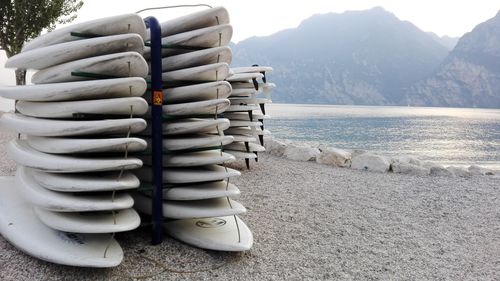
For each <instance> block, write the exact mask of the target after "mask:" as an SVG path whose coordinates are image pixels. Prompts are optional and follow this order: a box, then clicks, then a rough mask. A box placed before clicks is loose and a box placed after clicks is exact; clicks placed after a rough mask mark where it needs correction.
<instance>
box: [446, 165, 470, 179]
mask: <svg viewBox="0 0 500 281" xmlns="http://www.w3.org/2000/svg"><path fill="white" fill-rule="evenodd" d="M446 169H447V170H448V171H450V172H451V173H452V174H453V175H454V176H456V177H470V176H472V173H471V172H469V171H468V170H467V169H465V168H462V167H456V166H450V167H448V168H446Z"/></svg>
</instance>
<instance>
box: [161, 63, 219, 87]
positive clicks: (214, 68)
mask: <svg viewBox="0 0 500 281" xmlns="http://www.w3.org/2000/svg"><path fill="white" fill-rule="evenodd" d="M228 74H229V65H228V64H227V63H213V64H208V65H202V66H195V67H191V68H185V69H180V70H174V71H169V72H163V73H162V76H161V77H162V80H163V82H169V81H170V82H171V81H201V82H207V81H222V80H224V79H226V77H227V75H228Z"/></svg>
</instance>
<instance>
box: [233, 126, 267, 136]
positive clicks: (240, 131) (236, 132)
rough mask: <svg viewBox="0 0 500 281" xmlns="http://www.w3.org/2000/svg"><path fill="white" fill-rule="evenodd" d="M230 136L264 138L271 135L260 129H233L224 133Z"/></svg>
mask: <svg viewBox="0 0 500 281" xmlns="http://www.w3.org/2000/svg"><path fill="white" fill-rule="evenodd" d="M224 133H226V134H228V135H250V136H264V135H270V134H271V132H270V131H269V130H262V129H261V128H259V127H247V128H245V127H233V128H229V129H227V130H225V131H224Z"/></svg>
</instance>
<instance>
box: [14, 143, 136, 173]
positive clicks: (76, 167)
mask: <svg viewBox="0 0 500 281" xmlns="http://www.w3.org/2000/svg"><path fill="white" fill-rule="evenodd" d="M7 154H8V155H9V157H10V158H11V159H12V160H14V161H16V163H17V164H19V165H23V166H26V167H29V168H32V169H35V170H39V171H44V172H50V173H80V172H98V171H114V170H121V169H124V170H130V169H137V168H140V167H141V166H142V161H141V160H140V159H137V158H127V159H124V158H123V157H121V158H118V157H116V158H83V157H73V156H62V155H56V154H49V153H44V152H40V151H38V150H35V149H34V148H32V147H31V146H29V145H28V144H27V142H26V141H25V140H20V139H16V140H12V141H11V142H9V144H8V145H7Z"/></svg>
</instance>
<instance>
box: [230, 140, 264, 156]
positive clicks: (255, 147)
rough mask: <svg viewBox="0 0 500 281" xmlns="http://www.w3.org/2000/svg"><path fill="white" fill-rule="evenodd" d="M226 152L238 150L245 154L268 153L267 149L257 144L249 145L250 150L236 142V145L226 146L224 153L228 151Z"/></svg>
mask: <svg viewBox="0 0 500 281" xmlns="http://www.w3.org/2000/svg"><path fill="white" fill-rule="evenodd" d="M226 150H231V151H232V150H236V151H243V152H264V151H266V148H265V147H263V146H262V145H260V144H257V143H248V149H247V146H246V145H245V144H244V143H241V142H235V143H231V144H228V145H225V146H224V151H226ZM229 153H231V152H229Z"/></svg>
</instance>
